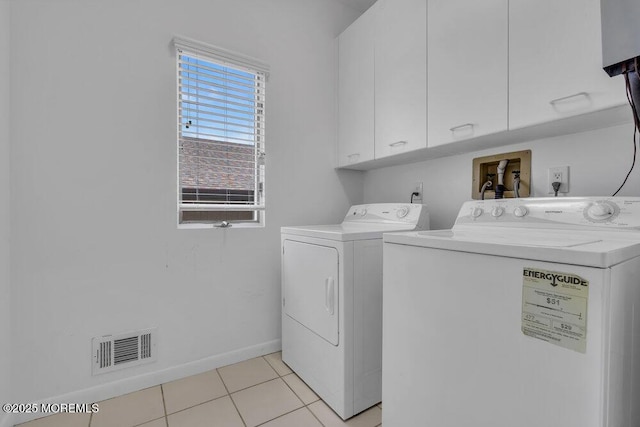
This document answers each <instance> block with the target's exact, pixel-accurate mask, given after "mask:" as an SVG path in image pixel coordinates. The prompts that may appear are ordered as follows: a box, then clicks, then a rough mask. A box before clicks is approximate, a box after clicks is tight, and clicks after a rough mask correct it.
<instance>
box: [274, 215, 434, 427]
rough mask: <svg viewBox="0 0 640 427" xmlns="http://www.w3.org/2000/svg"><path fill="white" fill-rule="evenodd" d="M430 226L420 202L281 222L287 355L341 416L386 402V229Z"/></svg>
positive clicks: (284, 348) (286, 359) (284, 349)
mask: <svg viewBox="0 0 640 427" xmlns="http://www.w3.org/2000/svg"><path fill="white" fill-rule="evenodd" d="M428 226H429V215H428V212H427V209H426V207H425V206H423V205H418V204H401V203H381V204H369V205H357V206H352V207H351V208H350V209H349V211H348V212H347V215H346V216H345V218H344V221H343V222H342V223H341V224H336V225H317V226H296V227H282V238H281V242H282V360H283V361H284V362H285V363H286V364H287V365H289V366H290V367H291V369H293V371H295V372H296V374H298V376H300V378H301V379H302V380H303V381H304V382H305V383H307V384H308V385H309V387H311V388H312V389H313V390H314V391H315V392H316V393H317V394H318V396H320V397H321V398H322V399H323V400H324V401H325V403H327V405H329V406H330V407H331V408H332V409H333V410H334V411H335V412H336V413H337V414H338V415H339V416H340V417H342V418H343V419H347V418H349V417H351V416H353V415H356V414H357V413H359V412H361V411H363V410H365V409H367V408H369V407H371V406H373V405H375V404H376V403H378V402H380V400H381V378H382V377H381V368H382V234H383V233H384V232H387V231H408V230H421V229H428Z"/></svg>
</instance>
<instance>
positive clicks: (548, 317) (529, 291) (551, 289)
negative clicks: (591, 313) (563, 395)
mask: <svg viewBox="0 0 640 427" xmlns="http://www.w3.org/2000/svg"><path fill="white" fill-rule="evenodd" d="M588 301H589V282H588V281H586V280H585V279H583V278H582V277H580V276H578V275H575V274H571V273H562V272H558V271H547V270H540V269H537V268H528V267H525V268H524V269H523V272H522V333H524V334H525V335H528V336H530V337H534V338H538V339H541V340H543V341H547V342H549V343H551V344H555V345H558V346H561V347H565V348H568V349H571V350H575V351H578V352H580V353H585V352H586V350H587V303H588Z"/></svg>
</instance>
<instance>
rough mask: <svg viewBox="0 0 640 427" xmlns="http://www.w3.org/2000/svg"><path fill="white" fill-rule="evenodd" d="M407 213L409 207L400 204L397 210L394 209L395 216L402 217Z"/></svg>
mask: <svg viewBox="0 0 640 427" xmlns="http://www.w3.org/2000/svg"><path fill="white" fill-rule="evenodd" d="M408 213H409V208H408V207H406V206H402V207H400V208H398V210H397V211H396V216H397V217H398V218H404V217H405V216H407V214H408Z"/></svg>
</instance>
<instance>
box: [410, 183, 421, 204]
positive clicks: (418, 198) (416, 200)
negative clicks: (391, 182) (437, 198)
mask: <svg viewBox="0 0 640 427" xmlns="http://www.w3.org/2000/svg"><path fill="white" fill-rule="evenodd" d="M413 193H418V195H417V196H413V197H412V198H411V199H412V200H413V203H422V182H415V183H414V184H413V189H412V190H411V194H413Z"/></svg>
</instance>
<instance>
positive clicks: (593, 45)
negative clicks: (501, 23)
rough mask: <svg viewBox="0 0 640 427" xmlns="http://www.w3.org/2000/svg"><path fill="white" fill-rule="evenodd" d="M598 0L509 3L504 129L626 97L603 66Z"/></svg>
mask: <svg viewBox="0 0 640 427" xmlns="http://www.w3.org/2000/svg"><path fill="white" fill-rule="evenodd" d="M600 37H601V24H600V0H561V1H558V0H511V1H510V2H509V85H510V86H509V128H510V129H518V128H522V127H526V126H531V125H534V124H539V123H543V122H549V121H552V120H556V119H559V118H562V117H567V116H574V115H577V114H583V113H586V112H589V111H595V110H601V109H604V108H607V107H612V106H617V105H621V104H624V103H625V102H626V98H625V96H626V95H625V85H624V80H623V78H622V77H620V76H618V77H615V78H610V77H609V76H608V75H607V74H606V73H605V72H604V71H603V70H602V42H601V38H600Z"/></svg>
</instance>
